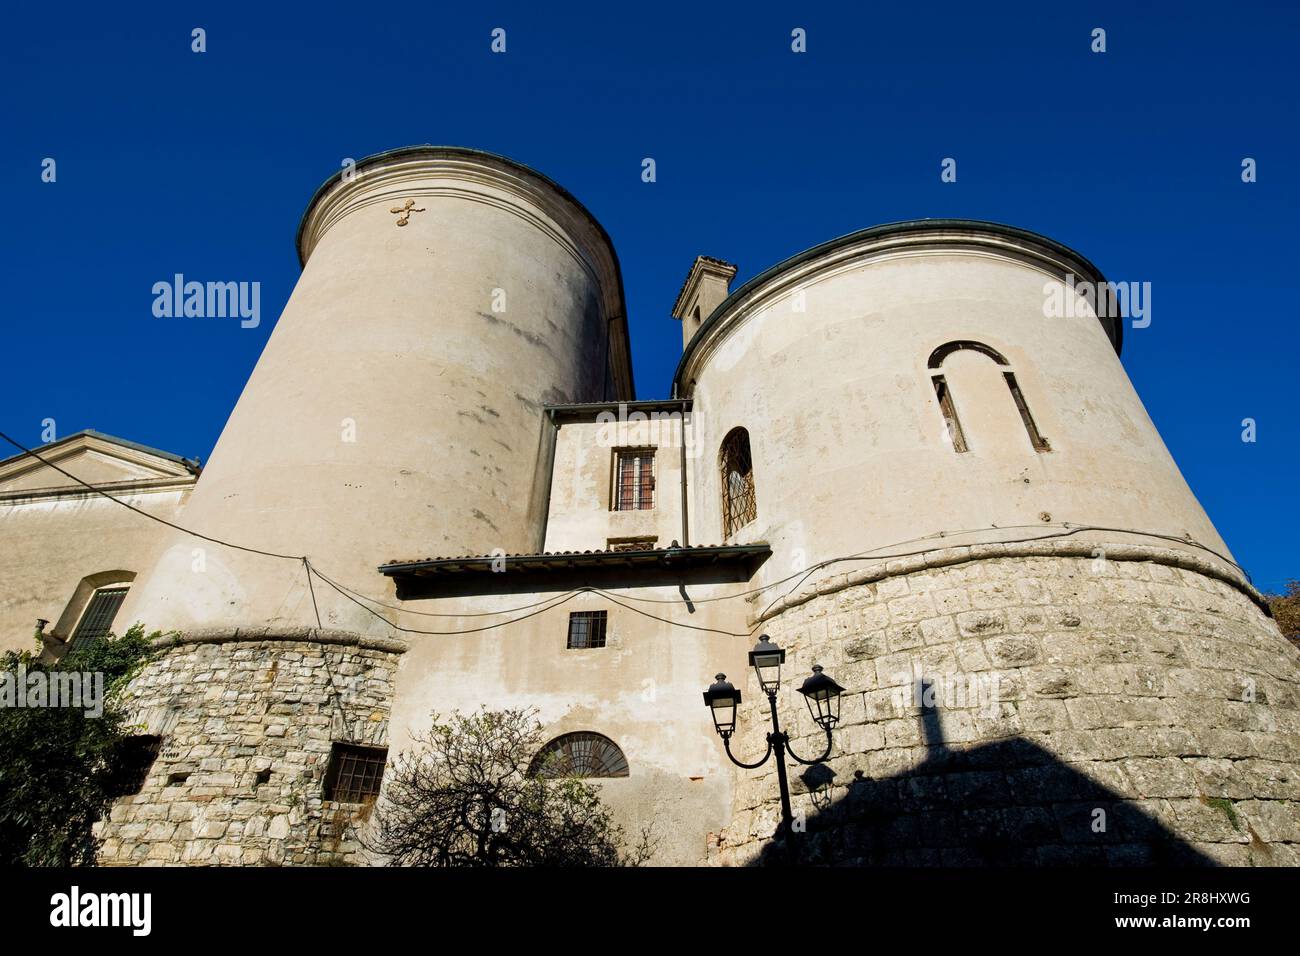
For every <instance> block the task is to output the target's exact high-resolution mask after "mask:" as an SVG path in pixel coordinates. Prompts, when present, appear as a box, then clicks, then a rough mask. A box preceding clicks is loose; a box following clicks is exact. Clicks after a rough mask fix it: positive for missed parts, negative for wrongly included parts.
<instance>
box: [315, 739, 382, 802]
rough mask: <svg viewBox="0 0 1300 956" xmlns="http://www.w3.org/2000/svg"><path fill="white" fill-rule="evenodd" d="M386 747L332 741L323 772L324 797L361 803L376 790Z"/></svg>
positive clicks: (375, 792)
mask: <svg viewBox="0 0 1300 956" xmlns="http://www.w3.org/2000/svg"><path fill="white" fill-rule="evenodd" d="M387 762H388V748H386V747H361V746H358V745H356V744H340V743H336V744H334V747H333V749H332V750H331V752H330V764H329V769H328V770H327V771H326V773H325V799H326V800H335V801H337V802H339V803H364V802H365V800H366V798H367V797H373V796H376V795H378V793H379V785H380V783H381V782H382V781H383V779H384V764H385V763H387Z"/></svg>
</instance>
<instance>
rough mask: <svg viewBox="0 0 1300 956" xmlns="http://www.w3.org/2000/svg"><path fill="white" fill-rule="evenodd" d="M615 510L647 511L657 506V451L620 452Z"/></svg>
mask: <svg viewBox="0 0 1300 956" xmlns="http://www.w3.org/2000/svg"><path fill="white" fill-rule="evenodd" d="M617 475H618V477H617V487H616V488H615V494H614V510H615V511H645V510H647V509H650V508H653V507H654V506H655V453H654V452H653V451H621V452H619V453H618V472H617Z"/></svg>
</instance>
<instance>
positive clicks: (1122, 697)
mask: <svg viewBox="0 0 1300 956" xmlns="http://www.w3.org/2000/svg"><path fill="white" fill-rule="evenodd" d="M1070 276H1073V277H1074V280H1073V281H1075V282H1083V281H1092V282H1095V281H1101V276H1100V275H1099V274H1098V273H1097V271H1096V270H1095V268H1094V267H1092V266H1091V265H1090V264H1088V263H1087V261H1086V260H1084V259H1082V258H1081V257H1079V256H1078V255H1077V254H1075V253H1072V252H1070V251H1069V250H1067V249H1064V248H1063V247H1060V246H1059V245H1057V244H1055V243H1053V242H1051V241H1050V240H1046V239H1043V238H1041V237H1036V236H1033V235H1032V234H1029V233H1025V232H1022V231H1021V230H1016V229H1010V228H1008V227H1002V226H994V225H990V224H979V223H965V222H948V223H936V222H917V223H906V224H899V225H896V226H890V227H880V228H877V229H873V230H867V231H865V232H863V233H858V234H855V235H853V236H849V237H846V238H845V239H842V240H837V241H835V242H832V243H828V244H826V245H825V246H822V247H818V248H817V249H814V250H810V251H809V253H806V254H804V255H802V256H798V257H796V258H795V259H793V260H790V261H789V262H787V263H783V264H781V265H780V266H777V267H775V268H774V269H772V270H769V271H768V272H766V273H764V274H762V275H760V276H759V277H757V278H756V279H754V280H752V281H751V282H750V283H748V284H746V285H745V286H742V287H741V288H740V289H739V290H737V291H736V292H735V293H733V294H732V295H731V296H730V297H729V298H728V299H727V300H726V301H725V302H724V303H723V304H722V305H720V306H719V307H718V309H717V310H715V312H714V314H713V315H712V316H711V317H710V318H709V319H708V320H707V321H706V322H705V324H704V325H703V326H702V327H701V331H700V332H699V333H697V335H696V336H695V338H694V339H693V340H692V342H691V343H690V345H689V346H688V349H687V352H686V354H685V356H684V357H683V360H682V363H681V365H680V367H679V371H678V389H679V391H678V394H679V395H680V396H682V397H691V398H693V399H694V402H695V404H694V417H695V427H696V436H697V439H698V440H700V442H701V445H702V453H701V456H700V458H699V461H700V462H701V463H702V465H703V467H701V468H700V469H699V471H698V473H697V479H696V481H695V483H694V487H695V492H694V495H695V497H694V500H693V503H692V509H691V513H692V515H693V520H694V522H695V525H694V527H693V532H694V535H695V538H696V540H705V539H706V538H708V539H712V538H714V537H721V536H722V534H723V531H724V528H723V524H722V515H721V510H722V482H723V480H724V478H723V474H724V472H723V468H722V467H720V465H721V462H720V461H719V460H718V459H717V457H716V454H717V450H718V449H719V448H720V447H721V446H722V445H723V443H724V439H726V437H727V436H728V435H730V434H732V430H733V429H736V428H744V429H745V430H746V431H747V434H748V439H749V457H750V458H751V459H752V479H751V480H752V488H753V491H754V494H755V498H756V507H755V508H754V509H753V511H754V514H755V517H754V518H753V520H751V521H749V522H748V523H747V524H745V525H744V526H743V527H740V528H739V529H738V530H736V531H735V532H734V533H733V534H732V536H731V538H730V540H735V541H756V540H766V541H769V542H770V543H771V545H772V548H773V557H772V559H771V560H770V561H768V562H767V563H766V564H765V565H764V566H763V568H762V569H761V570H760V572H759V580H758V581H756V584H764V585H772V587H770V588H769V589H768V590H766V591H765V592H763V594H762V595H761V599H760V600H756V601H755V602H754V604H753V607H752V622H753V623H754V624H755V626H756V627H757V628H758V629H760V630H762V631H764V632H766V633H768V634H770V635H771V636H772V637H773V638H774V639H775V640H776V641H777V642H778V643H779V644H780V645H781V646H783V647H784V648H786V649H787V652H788V658H787V667H786V669H785V671H784V673H783V677H782V683H783V686H782V690H781V694H782V698H783V702H784V703H783V706H784V708H785V710H786V712H787V713H788V714H789V715H790V717H791V720H790V724H791V728H790V732H791V735H792V737H793V738H794V745H795V747H796V748H797V749H798V751H799V752H801V753H815V752H818V751H819V750H820V748H821V747H822V746H823V745H824V742H825V740H824V737H823V736H821V734H820V731H818V729H817V728H816V727H814V726H813V724H812V721H811V720H810V719H809V717H808V715H807V714H806V713H804V712H803V710H804V708H803V707H802V704H801V702H800V701H799V699H798V695H797V694H796V693H794V691H795V689H796V688H797V687H798V685H799V683H800V682H801V681H802V680H803V678H804V677H805V676H807V674H808V668H809V667H810V666H811V665H812V664H814V663H820V664H822V665H823V666H824V667H825V668H826V671H827V673H830V674H831V675H833V676H834V677H835V679H836V680H838V681H839V682H840V683H841V684H842V685H843V686H844V687H845V688H846V689H847V693H846V694H845V695H844V696H843V698H842V720H841V723H840V725H839V726H838V728H837V729H836V731H835V749H834V752H833V756H832V758H831V760H830V761H829V763H827V764H826V765H824V766H823V767H820V768H814V769H813V770H812V771H810V772H808V773H804V774H801V775H797V776H796V780H795V784H794V789H795V791H796V795H795V811H796V813H797V814H799V815H800V822H801V823H802V827H803V831H804V833H805V836H804V838H803V839H802V841H801V842H800V846H801V847H802V852H804V853H806V854H808V859H810V860H812V861H816V862H826V863H847V864H908V865H988V864H1090V865H1097V864H1103V863H1110V864H1149V863H1193V864H1196V863H1199V864H1208V863H1227V864H1238V865H1240V864H1260V865H1295V864H1296V862H1297V861H1298V860H1300V852H1298V851H1297V848H1298V847H1300V828H1298V827H1297V822H1296V820H1297V818H1296V814H1295V807H1296V802H1295V801H1296V800H1297V799H1300V747H1298V746H1297V739H1298V736H1300V709H1298V708H1300V657H1297V655H1296V653H1295V650H1294V649H1293V648H1291V647H1289V646H1288V645H1287V643H1286V642H1285V641H1284V640H1283V639H1282V637H1281V635H1280V634H1279V632H1278V629H1277V627H1276V625H1275V624H1274V622H1272V621H1271V620H1270V619H1269V618H1268V616H1267V615H1266V614H1265V612H1264V611H1263V610H1262V609H1261V599H1260V596H1259V594H1258V592H1256V591H1255V590H1254V589H1253V588H1252V587H1251V586H1250V585H1249V583H1248V582H1247V581H1246V579H1245V578H1244V576H1243V575H1242V574H1241V572H1240V570H1239V569H1237V568H1236V567H1235V565H1233V564H1232V562H1231V557H1230V555H1229V554H1228V551H1227V549H1226V547H1225V546H1224V544H1223V542H1222V540H1221V539H1220V537H1219V535H1218V534H1217V533H1216V531H1215V529H1214V527H1213V526H1212V524H1211V523H1210V520H1209V518H1208V517H1207V516H1206V515H1205V513H1204V511H1203V510H1202V509H1201V507H1200V505H1199V503H1198V502H1197V501H1196V499H1195V497H1194V496H1193V495H1192V493H1191V491H1190V489H1189V488H1188V487H1187V485H1186V483H1185V481H1184V480H1183V478H1182V476H1181V474H1180V473H1179V471H1178V468H1177V466H1176V465H1175V463H1174V461H1173V459H1172V458H1171V456H1170V455H1169V453H1168V451H1167V450H1166V448H1165V447H1164V444H1163V442H1162V441H1161V439H1160V436H1159V435H1158V434H1157V432H1156V429H1155V427H1154V426H1153V424H1152V422H1151V421H1150V419H1149V417H1148V416H1147V414H1146V412H1145V410H1144V408H1143V406H1142V403H1141V401H1140V399H1139V398H1138V396H1137V394H1136V393H1135V391H1134V389H1133V387H1132V385H1131V384H1130V382H1129V380H1128V377H1127V375H1126V374H1125V372H1124V369H1123V367H1122V365H1121V364H1120V362H1119V359H1118V354H1117V353H1118V346H1119V337H1120V329H1119V327H1118V326H1117V325H1115V324H1114V323H1113V322H1112V321H1111V320H1109V319H1108V318H1105V317H1103V318H1102V319H1099V318H1098V317H1097V315H1096V313H1095V312H1093V311H1092V310H1090V309H1089V308H1087V307H1086V306H1085V304H1084V302H1083V300H1079V301H1077V302H1074V303H1073V305H1074V306H1075V308H1074V309H1073V310H1067V314H1066V315H1063V316H1058V317H1053V316H1051V315H1049V313H1050V312H1051V311H1052V309H1051V304H1052V297H1053V294H1054V293H1055V294H1062V293H1064V290H1065V287H1066V285H1067V284H1068V283H1069V282H1070V281H1071V280H1070V278H1069V277H1070ZM1045 306H1047V308H1045ZM1071 313H1072V314H1071ZM741 486H742V487H743V483H741ZM1078 526H1091V528H1092V530H1088V531H1086V532H1081V533H1075V528H1077V527H1078ZM1044 536H1050V537H1044ZM1033 539H1037V540H1033ZM845 556H856V557H854V558H853V559H851V560H847V561H841V562H837V563H834V564H831V565H828V566H826V567H821V568H818V567H817V565H818V564H819V563H820V562H824V561H829V560H831V559H836V558H842V557H845ZM804 570H807V571H808V572H809V573H808V576H807V577H806V578H805V577H803V576H802V575H800V574H798V572H801V571H804ZM792 574H793V575H795V576H794V578H793V579H792V580H789V581H785V580H783V579H786V578H787V577H789V576H791V575H792ZM744 691H745V700H746V702H745V703H744V704H743V705H742V707H741V710H740V712H739V717H738V720H739V721H740V722H741V724H742V726H745V727H748V728H750V733H752V732H753V728H755V727H761V726H764V723H765V721H764V716H763V714H762V709H763V706H762V695H761V694H760V693H759V692H758V688H757V687H756V686H755V685H754V683H753V679H752V677H750V678H749V686H748V687H746V688H744ZM751 756H756V755H750V754H741V757H742V758H749V757H751ZM776 794H777V789H776V783H775V780H774V779H772V775H771V772H770V768H764V770H762V771H758V772H739V773H738V774H737V783H736V792H735V798H734V804H733V817H732V820H731V822H730V824H729V825H728V826H727V827H726V828H725V830H724V831H723V833H722V834H721V837H720V843H719V849H718V851H717V855H716V859H717V860H718V861H719V862H722V863H730V864H747V863H753V862H780V861H782V860H785V859H786V858H787V857H786V856H785V853H786V852H787V851H785V850H783V849H781V848H780V846H779V845H778V844H776V843H773V842H772V841H771V839H770V838H771V837H772V835H773V833H774V831H775V828H776V824H777V821H778V819H779V807H778V804H777V796H776Z"/></svg>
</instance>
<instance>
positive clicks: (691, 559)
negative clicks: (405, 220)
mask: <svg viewBox="0 0 1300 956" xmlns="http://www.w3.org/2000/svg"><path fill="white" fill-rule="evenodd" d="M771 553H772V548H771V546H770V545H768V544H766V543H759V544H725V545H699V546H695V547H685V548H684V547H680V546H679V547H669V548H649V549H646V550H644V551H554V552H551V551H544V552H542V553H540V554H507V555H504V556H501V555H498V556H495V557H494V556H492V555H474V556H466V557H460V558H425V559H422V560H418V561H392V562H390V563H388V564H382V565H380V566H379V573H380V574H383V575H385V576H387V577H390V578H395V579H397V580H398V581H399V583H400V582H401V581H402V580H403V579H405V580H410V579H413V578H432V577H443V578H448V577H455V578H458V579H464V578H466V577H474V576H477V575H485V576H487V577H489V578H493V579H499V575H502V574H504V575H515V576H518V575H545V574H549V573H551V572H560V571H575V570H582V571H587V572H590V573H592V574H610V575H618V574H621V573H625V572H627V571H628V570H629V569H631V570H637V571H652V570H662V571H684V570H688V569H696V568H705V567H714V566H718V565H732V566H736V567H742V568H744V567H753V566H756V565H757V564H758V563H760V562H761V561H763V560H765V559H766V558H768V557H769V556H770V555H771ZM502 557H504V562H505V563H504V570H500V571H497V570H494V566H496V567H501V563H500V562H501V560H502Z"/></svg>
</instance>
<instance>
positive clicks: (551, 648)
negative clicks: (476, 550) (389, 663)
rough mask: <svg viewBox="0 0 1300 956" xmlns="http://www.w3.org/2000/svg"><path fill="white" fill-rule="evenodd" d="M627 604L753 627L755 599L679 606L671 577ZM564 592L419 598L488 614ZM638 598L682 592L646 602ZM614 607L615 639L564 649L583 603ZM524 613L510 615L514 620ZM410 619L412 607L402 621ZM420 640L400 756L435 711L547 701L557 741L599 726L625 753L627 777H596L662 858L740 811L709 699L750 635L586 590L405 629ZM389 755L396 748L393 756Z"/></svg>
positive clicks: (396, 722)
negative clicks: (561, 600)
mask: <svg viewBox="0 0 1300 956" xmlns="http://www.w3.org/2000/svg"><path fill="white" fill-rule="evenodd" d="M743 588H744V585H743V584H739V583H736V584H710V585H699V586H696V585H687V586H686V591H687V594H688V595H689V596H690V597H691V598H693V599H695V600H697V601H698V600H700V599H705V598H709V597H713V596H717V595H720V594H727V593H735V592H736V591H739V590H743ZM611 589H612V590H615V591H616V593H617V594H618V596H619V600H620V601H622V602H623V603H624V604H630V605H634V606H636V607H637V608H639V609H640V610H641V611H644V612H645V613H648V614H651V615H654V616H655V617H658V618H663V619H667V620H669V621H674V622H682V623H689V624H691V625H694V626H696V627H712V628H717V629H718V630H723V631H734V632H743V631H744V630H745V628H744V623H743V615H744V601H743V600H732V601H723V602H716V603H708V602H707V601H706V602H705V603H697V604H696V605H695V609H696V611H695V613H693V614H692V613H690V612H688V611H687V610H686V609H685V608H683V607H682V606H681V605H680V604H679V603H671V602H675V601H680V599H681V593H680V592H679V591H678V589H677V588H676V587H675V586H673V587H666V586H663V587H649V588H644V587H643V588H637V589H636V590H635V591H632V592H629V591H627V590H624V589H621V588H618V587H617V586H616V585H615V586H613V587H612V588H611ZM562 593H563V592H560V594H557V593H554V592H547V593H522V592H521V593H513V594H509V595H500V596H496V597H476V598H466V599H457V600H456V601H455V602H452V601H448V600H443V599H439V600H432V601H421V602H416V603H413V604H412V605H411V606H412V607H413V608H415V607H418V609H419V610H422V611H437V612H442V613H448V612H454V611H455V610H459V611H461V612H465V613H469V612H478V613H482V612H486V611H491V610H500V609H504V608H511V607H521V606H524V605H527V604H531V603H534V602H536V601H541V600H544V599H547V598H555V597H559V596H561V594H562ZM633 597H637V598H654V599H657V600H659V601H664V602H670V603H662V604H650V603H637V602H635V601H633V600H632V598H633ZM602 608H603V609H606V610H608V612H609V618H608V634H607V641H608V643H607V646H606V647H604V648H591V649H584V650H569V649H567V648H566V640H567V633H568V616H569V613H570V612H571V611H577V610H599V609H602ZM518 616H519V615H518V614H513V615H507V616H506V617H507V619H508V618H512V617H518ZM410 617H412V616H410V615H405V616H404V618H410ZM491 622H496V623H501V622H502V619H500V618H492V619H485V618H482V617H453V618H432V617H426V618H424V619H423V621H422V623H419V624H416V625H413V626H416V627H421V628H424V629H429V630H443V631H451V630H460V629H469V628H475V627H482V626H483V625H484V624H486V623H491ZM405 638H406V639H407V640H408V641H409V644H410V648H409V650H408V651H407V652H406V654H405V655H404V656H403V659H402V664H401V667H400V669H399V670H398V673H397V681H396V686H395V696H394V704H393V712H392V717H391V736H390V739H391V746H392V748H393V751H392V753H393V755H395V754H396V753H397V752H399V751H400V750H402V749H404V748H405V747H407V746H409V745H410V740H411V736H412V735H413V734H418V733H420V732H422V731H423V730H424V729H425V728H427V727H428V726H429V725H430V723H431V719H432V718H431V715H432V714H433V713H434V712H438V713H441V714H444V715H446V714H448V713H450V712H451V711H453V710H461V711H467V712H468V711H474V710H477V709H478V708H479V707H480V706H486V707H489V708H491V709H502V708H508V707H510V708H515V707H517V708H536V709H537V711H538V719H539V720H540V721H541V722H542V724H543V726H544V728H545V738H546V739H547V740H549V739H552V738H553V737H556V736H559V735H560V734H564V733H569V732H572V731H579V730H586V731H594V732H596V733H599V734H603V735H604V736H606V737H608V738H610V739H611V740H613V741H614V742H615V743H616V744H617V745H618V746H619V747H620V748H621V749H622V751H623V753H624V754H625V755H626V756H627V759H628V765H629V771H630V775H629V776H628V777H627V778H626V779H610V780H605V781H596V782H598V783H599V784H600V785H601V787H602V789H603V791H604V796H605V799H606V800H607V801H608V803H609V804H610V806H611V808H612V809H613V811H614V813H615V817H616V819H617V820H619V822H620V823H622V824H623V825H624V826H625V828H626V829H627V830H628V832H629V835H635V834H638V833H639V832H640V828H641V827H642V826H644V825H647V824H653V830H654V837H655V839H656V840H657V842H658V852H657V854H656V856H655V858H654V861H653V862H654V863H656V864H658V865H672V864H699V863H703V862H704V861H705V859H706V855H707V851H708V845H709V834H710V833H713V834H717V833H719V832H720V831H721V829H722V827H724V826H725V825H726V824H727V822H728V821H729V819H730V814H731V792H732V776H731V770H730V764H729V763H727V760H726V756H725V754H724V753H723V752H722V748H721V745H720V743H719V741H718V738H717V736H716V734H715V733H714V732H713V726H712V723H711V719H710V717H709V713H708V709H707V708H706V707H705V706H704V703H703V699H702V696H701V695H702V693H703V692H704V690H705V688H706V687H707V686H708V685H709V684H710V683H711V682H712V679H713V675H714V674H715V673H717V672H718V671H720V670H721V671H725V672H727V673H732V674H737V673H740V672H741V671H742V670H743V668H744V660H745V657H744V654H745V652H746V651H747V650H748V649H749V645H750V643H751V642H750V641H748V640H747V639H746V638H737V637H729V636H726V635H724V634H710V633H704V632H700V631H691V630H688V629H685V628H678V627H674V626H672V625H670V624H668V623H663V622H660V621H654V620H650V619H648V618H647V617H644V616H642V615H641V614H637V613H636V612H634V611H631V610H628V609H627V608H625V607H620V606H618V605H616V604H615V603H613V602H612V601H609V600H608V599H606V598H604V597H602V596H600V595H596V594H582V595H578V596H576V597H574V598H573V599H572V600H570V601H568V602H567V603H565V604H563V605H562V606H558V607H556V608H554V609H552V610H546V611H544V612H543V613H541V614H539V615H537V616H535V617H532V618H529V619H527V620H523V621H520V622H518V623H514V624H504V626H501V627H499V628H495V629H493V630H491V631H486V632H484V633H480V634H461V635H455V636H436V635H405ZM390 759H391V758H390Z"/></svg>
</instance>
